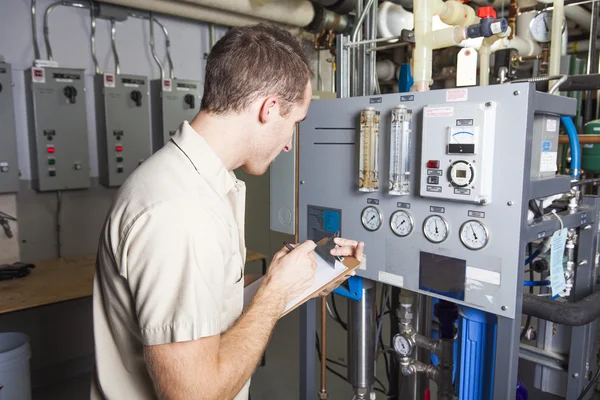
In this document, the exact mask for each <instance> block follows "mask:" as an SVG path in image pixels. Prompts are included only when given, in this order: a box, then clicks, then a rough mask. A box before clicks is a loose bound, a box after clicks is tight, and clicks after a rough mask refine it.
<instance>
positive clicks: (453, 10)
mask: <svg viewBox="0 0 600 400" xmlns="http://www.w3.org/2000/svg"><path fill="white" fill-rule="evenodd" d="M433 14H434V15H439V16H440V19H441V20H442V22H444V23H445V24H448V25H452V26H454V25H459V26H463V27H467V26H469V25H473V24H476V23H478V22H479V17H478V16H477V15H476V14H475V10H474V9H473V8H471V7H469V6H467V5H465V4H463V3H461V2H460V1H456V0H448V1H443V0H433Z"/></svg>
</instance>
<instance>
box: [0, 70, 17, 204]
mask: <svg viewBox="0 0 600 400" xmlns="http://www.w3.org/2000/svg"><path fill="white" fill-rule="evenodd" d="M18 190H19V167H18V165H17V135H16V127H15V109H14V104H13V81H12V69H11V67H10V64H8V63H4V62H0V193H14V192H17V191H18Z"/></svg>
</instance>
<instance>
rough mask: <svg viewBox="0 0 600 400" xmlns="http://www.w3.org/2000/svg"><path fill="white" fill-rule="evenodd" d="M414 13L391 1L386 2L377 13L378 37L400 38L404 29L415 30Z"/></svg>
mask: <svg viewBox="0 0 600 400" xmlns="http://www.w3.org/2000/svg"><path fill="white" fill-rule="evenodd" d="M413 28H414V17H413V13H411V12H410V11H406V10H405V9H404V7H402V6H401V5H398V4H394V3H392V2H391V1H384V2H383V3H381V4H380V5H379V11H378V12H377V35H378V36H379V37H381V38H387V37H397V36H400V34H401V33H402V30H403V29H408V30H411V31H412V30H413Z"/></svg>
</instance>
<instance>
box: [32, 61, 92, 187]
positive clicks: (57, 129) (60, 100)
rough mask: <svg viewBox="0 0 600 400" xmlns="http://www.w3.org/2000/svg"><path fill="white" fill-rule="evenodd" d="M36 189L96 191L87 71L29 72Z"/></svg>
mask: <svg viewBox="0 0 600 400" xmlns="http://www.w3.org/2000/svg"><path fill="white" fill-rule="evenodd" d="M25 84H26V91H27V98H28V99H27V111H28V115H29V134H30V135H29V148H30V153H31V155H30V158H31V175H32V181H33V188H34V189H35V190H38V191H41V192H42V191H53V190H65V189H83V188H88V187H89V186H90V161H89V150H88V136H87V116H86V105H85V87H84V70H82V69H70V68H30V69H28V70H27V71H26V72H25Z"/></svg>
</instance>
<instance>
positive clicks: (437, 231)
mask: <svg viewBox="0 0 600 400" xmlns="http://www.w3.org/2000/svg"><path fill="white" fill-rule="evenodd" d="M423 233H424V234H425V237H426V238H427V240H429V241H430V242H433V243H441V242H443V241H444V240H446V239H447V238H448V233H449V228H448V223H447V222H446V220H445V219H444V218H442V217H441V216H439V215H431V216H429V217H427V219H426V220H425V222H424V223H423Z"/></svg>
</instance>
